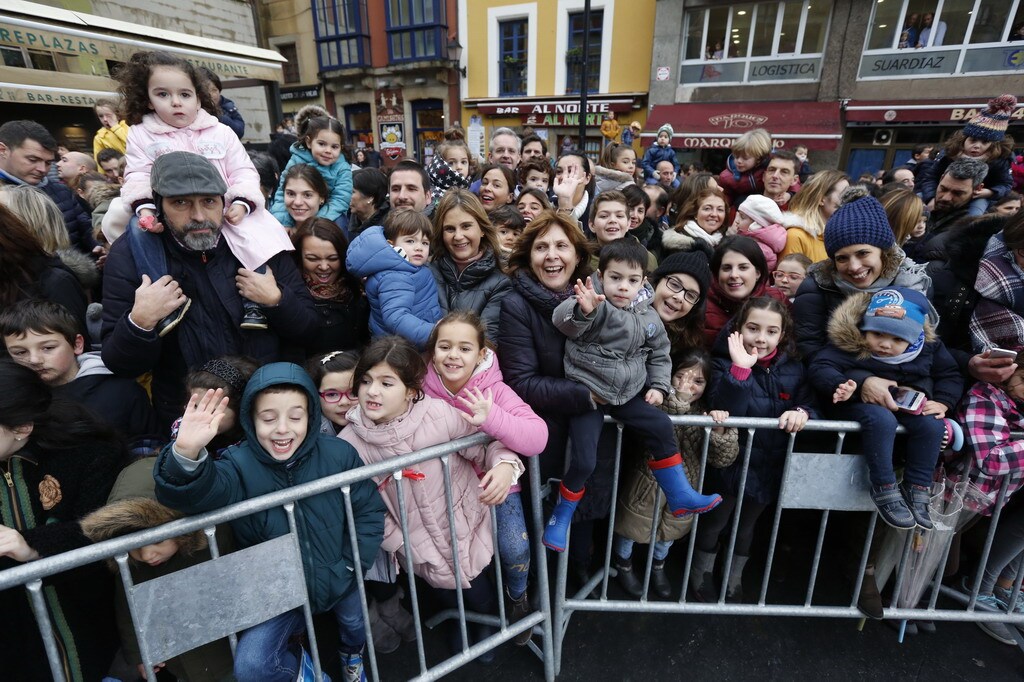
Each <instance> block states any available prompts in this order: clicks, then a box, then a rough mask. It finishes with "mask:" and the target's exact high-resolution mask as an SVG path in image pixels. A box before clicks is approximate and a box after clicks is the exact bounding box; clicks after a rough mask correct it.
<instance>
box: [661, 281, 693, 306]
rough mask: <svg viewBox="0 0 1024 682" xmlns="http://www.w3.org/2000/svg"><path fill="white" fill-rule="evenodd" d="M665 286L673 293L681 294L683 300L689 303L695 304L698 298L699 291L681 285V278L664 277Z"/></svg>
mask: <svg viewBox="0 0 1024 682" xmlns="http://www.w3.org/2000/svg"><path fill="white" fill-rule="evenodd" d="M665 286H667V287H668V290H669V291H671V292H672V293H673V294H682V295H683V300H684V301H686V302H687V303H689V304H690V305H695V304H696V303H697V301H699V300H700V292H699V291H694V290H693V289H687V288H686V287H685V286H684V285H683V282H682V280H680V279H679V278H678V277H666V278H665Z"/></svg>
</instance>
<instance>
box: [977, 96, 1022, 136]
mask: <svg viewBox="0 0 1024 682" xmlns="http://www.w3.org/2000/svg"><path fill="white" fill-rule="evenodd" d="M1016 106H1017V98H1016V97H1014V96H1013V95H1000V96H999V97H996V98H995V99H990V100H989V101H988V107H987V108H986V109H985V111H983V112H981V113H980V114H978V115H977V116H975V117H974V118H972V119H971V122H970V123H968V124H967V125H965V126H964V137H973V138H974V139H976V140H985V141H986V142H1001V141H1002V139H1003V138H1004V137H1006V126H1007V125H1008V124H1009V123H1010V115H1011V114H1013V110H1014V109H1015V108H1016Z"/></svg>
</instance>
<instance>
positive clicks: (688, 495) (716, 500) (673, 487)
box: [647, 452, 722, 516]
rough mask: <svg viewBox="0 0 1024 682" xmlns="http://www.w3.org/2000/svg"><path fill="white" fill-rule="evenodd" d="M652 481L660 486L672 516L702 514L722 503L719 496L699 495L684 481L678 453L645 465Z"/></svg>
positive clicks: (681, 462) (684, 473)
mask: <svg viewBox="0 0 1024 682" xmlns="http://www.w3.org/2000/svg"><path fill="white" fill-rule="evenodd" d="M647 466H649V467H650V468H651V473H652V474H654V479H655V480H656V481H657V482H658V485H660V486H661V489H662V491H664V493H665V499H666V500H667V501H668V508H669V509H671V510H672V515H673V516H683V515H684V514H702V513H704V512H706V511H711V510H712V509H714V508H715V507H717V506H718V505H720V504H721V503H722V496H721V495H701V494H700V493H698V492H697V491H696V490H694V489H693V486H691V485H690V482H689V481H688V480H686V472H685V471H683V458H682V457H680V456H679V453H678V452H677V453H676V454H674V455H672V456H671V457H667V458H665V459H653V460H651V461H650V462H648V463H647Z"/></svg>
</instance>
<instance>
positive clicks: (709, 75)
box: [680, 0, 831, 85]
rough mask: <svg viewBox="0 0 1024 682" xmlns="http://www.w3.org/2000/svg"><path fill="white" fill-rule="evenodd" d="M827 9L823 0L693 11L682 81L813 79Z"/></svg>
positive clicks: (825, 29) (688, 18)
mask: <svg viewBox="0 0 1024 682" xmlns="http://www.w3.org/2000/svg"><path fill="white" fill-rule="evenodd" d="M830 8H831V5H830V3H828V2H825V0H813V1H812V0H785V1H784V2H758V3H742V4H735V5H728V6H725V7H711V8H707V9H697V10H691V11H689V12H687V13H686V16H685V22H686V24H685V26H684V35H685V36H686V44H685V46H684V47H683V54H684V59H683V64H682V68H681V69H680V76H681V82H682V83H683V84H684V85H685V84H687V83H695V82H699V83H701V84H716V83H722V84H726V83H728V84H731V83H745V82H766V81H805V82H806V81H816V80H818V76H819V70H820V67H821V53H822V50H823V49H824V45H825V36H826V34H827V32H828V20H829V16H830V11H831V9H830ZM779 57H782V59H779Z"/></svg>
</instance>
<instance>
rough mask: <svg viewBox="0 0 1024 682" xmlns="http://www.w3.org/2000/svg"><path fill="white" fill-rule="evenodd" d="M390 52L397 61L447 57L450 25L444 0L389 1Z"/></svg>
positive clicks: (393, 59) (392, 59)
mask: <svg viewBox="0 0 1024 682" xmlns="http://www.w3.org/2000/svg"><path fill="white" fill-rule="evenodd" d="M386 7H387V20H388V28H387V31H388V54H389V55H390V57H391V61H393V62H407V61H415V60H432V59H443V58H444V57H445V56H446V55H444V54H443V53H442V46H443V45H444V44H445V42H444V40H445V36H446V34H447V26H446V24H445V17H444V5H442V4H441V1H440V0H388V3H387V5H386Z"/></svg>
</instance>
